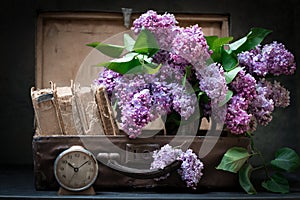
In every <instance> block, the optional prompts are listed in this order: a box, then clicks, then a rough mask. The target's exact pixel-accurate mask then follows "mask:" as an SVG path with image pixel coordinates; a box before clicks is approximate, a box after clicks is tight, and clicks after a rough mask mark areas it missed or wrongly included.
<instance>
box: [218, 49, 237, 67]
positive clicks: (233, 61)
mask: <svg viewBox="0 0 300 200" xmlns="http://www.w3.org/2000/svg"><path fill="white" fill-rule="evenodd" d="M221 54H222V66H223V68H224V70H225V71H230V70H232V69H234V68H235V67H237V65H238V63H239V62H238V58H237V56H236V55H235V54H234V53H228V51H226V50H225V49H224V48H223V47H222V48H221Z"/></svg>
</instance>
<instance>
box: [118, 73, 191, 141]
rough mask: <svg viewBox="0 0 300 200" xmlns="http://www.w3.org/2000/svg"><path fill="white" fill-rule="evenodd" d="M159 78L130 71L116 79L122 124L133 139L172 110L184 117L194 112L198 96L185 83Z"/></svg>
mask: <svg viewBox="0 0 300 200" xmlns="http://www.w3.org/2000/svg"><path fill="white" fill-rule="evenodd" d="M169 73H170V72H169ZM160 78H161V76H160V75H159V74H155V75H150V74H144V75H134V74H130V75H123V76H122V77H120V78H118V79H117V81H116V84H115V86H114V89H115V90H114V94H115V96H114V97H115V99H114V101H117V102H118V106H119V108H120V111H121V124H120V125H121V127H122V129H123V130H124V131H125V132H126V133H127V134H128V135H129V137H130V138H135V137H137V136H138V135H140V134H141V132H142V128H143V127H145V126H146V125H147V124H148V123H149V122H152V121H154V120H155V119H157V118H158V117H159V115H165V114H168V113H170V112H171V110H172V109H173V110H175V111H177V112H178V113H179V114H180V115H181V116H182V117H183V118H184V119H188V118H189V117H190V116H191V115H192V114H193V113H194V110H195V106H196V104H197V98H196V95H195V94H193V93H192V94H190V93H188V92H187V91H186V89H185V87H184V86H183V85H182V84H179V83H176V82H174V81H173V82H171V83H168V82H166V81H164V80H161V79H160Z"/></svg>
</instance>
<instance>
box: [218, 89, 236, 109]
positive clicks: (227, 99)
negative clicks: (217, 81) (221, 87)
mask: <svg viewBox="0 0 300 200" xmlns="http://www.w3.org/2000/svg"><path fill="white" fill-rule="evenodd" d="M232 96H233V92H232V91H231V90H227V93H226V96H225V100H224V101H221V102H220V103H219V106H224V105H225V104H226V103H227V102H228V101H229V100H230V99H231V97H232Z"/></svg>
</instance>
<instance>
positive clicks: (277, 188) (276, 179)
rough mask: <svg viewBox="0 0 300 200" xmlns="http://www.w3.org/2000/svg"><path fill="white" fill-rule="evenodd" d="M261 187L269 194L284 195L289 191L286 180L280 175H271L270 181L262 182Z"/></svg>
mask: <svg viewBox="0 0 300 200" xmlns="http://www.w3.org/2000/svg"><path fill="white" fill-rule="evenodd" d="M261 185H262V187H263V188H265V189H266V190H268V191H271V192H276V193H282V194H285V193H288V192H289V191H290V186H289V182H288V180H287V179H286V178H284V176H283V175H282V174H280V173H276V174H273V175H272V176H271V178H270V179H268V180H266V181H264V182H262V184H261Z"/></svg>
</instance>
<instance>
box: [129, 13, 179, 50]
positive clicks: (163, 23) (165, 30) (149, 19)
mask: <svg viewBox="0 0 300 200" xmlns="http://www.w3.org/2000/svg"><path fill="white" fill-rule="evenodd" d="M177 23H178V22H177V21H176V19H175V17H174V15H172V14H169V13H165V14H163V15H158V14H157V13H156V12H155V11H153V10H149V11H148V12H146V13H144V14H142V15H141V16H140V17H139V18H138V19H136V20H134V22H133V27H132V30H133V31H134V32H135V33H136V34H138V33H139V32H140V31H141V30H142V29H143V28H146V29H148V30H149V31H151V32H152V33H153V34H154V36H155V37H156V39H157V42H158V44H159V45H160V48H161V49H164V50H169V49H170V44H171V43H172V39H173V38H172V35H173V34H174V31H173V28H174V27H175V26H176V24H177Z"/></svg>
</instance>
